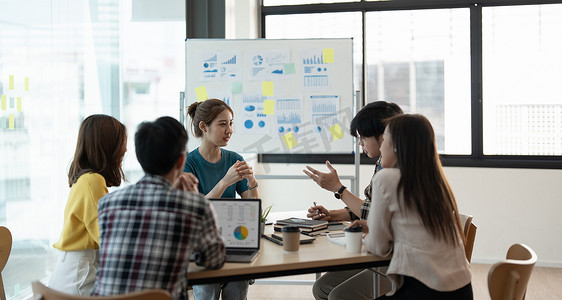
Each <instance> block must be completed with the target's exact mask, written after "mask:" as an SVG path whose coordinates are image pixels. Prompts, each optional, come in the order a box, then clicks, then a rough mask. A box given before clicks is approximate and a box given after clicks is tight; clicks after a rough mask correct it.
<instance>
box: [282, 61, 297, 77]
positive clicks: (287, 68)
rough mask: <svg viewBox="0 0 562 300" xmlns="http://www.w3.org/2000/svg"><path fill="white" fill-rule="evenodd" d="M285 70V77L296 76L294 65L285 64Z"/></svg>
mask: <svg viewBox="0 0 562 300" xmlns="http://www.w3.org/2000/svg"><path fill="white" fill-rule="evenodd" d="M284 69H285V73H284V74H285V75H289V74H295V72H296V71H295V64H294V63H290V64H285V65H284Z"/></svg>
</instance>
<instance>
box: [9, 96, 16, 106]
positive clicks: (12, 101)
mask: <svg viewBox="0 0 562 300" xmlns="http://www.w3.org/2000/svg"><path fill="white" fill-rule="evenodd" d="M14 103H15V101H14V97H10V108H14Z"/></svg>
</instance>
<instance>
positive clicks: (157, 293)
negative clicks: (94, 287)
mask: <svg viewBox="0 0 562 300" xmlns="http://www.w3.org/2000/svg"><path fill="white" fill-rule="evenodd" d="M31 289H32V290H33V300H172V297H171V296H170V293H168V292H167V291H165V290H159V289H152V290H145V291H140V292H134V293H129V294H123V295H116V296H105V297H99V296H78V295H70V294H65V293H61V292H59V291H55V290H53V289H51V288H48V287H46V286H45V285H43V284H42V283H41V282H39V281H34V282H32V283H31Z"/></svg>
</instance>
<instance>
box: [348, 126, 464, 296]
mask: <svg viewBox="0 0 562 300" xmlns="http://www.w3.org/2000/svg"><path fill="white" fill-rule="evenodd" d="M380 150H381V156H382V165H383V169H382V170H381V171H380V172H378V174H377V175H376V176H375V177H374V179H373V183H372V186H373V200H372V201H373V202H372V212H371V213H370V214H369V217H368V218H367V221H366V224H367V225H368V228H367V227H366V228H365V230H366V231H367V232H368V233H367V235H366V236H365V247H366V248H367V250H369V252H372V253H374V254H376V255H380V256H388V255H390V254H392V259H391V260H390V265H389V267H388V271H387V275H388V277H390V279H391V280H392V281H393V282H394V283H395V286H396V287H397V289H396V290H395V291H392V292H391V293H389V294H387V295H388V296H382V297H379V298H380V299H420V300H423V299H431V300H434V299H458V300H469V299H470V300H472V298H473V295H472V286H471V283H470V282H471V273H470V266H469V263H468V261H467V259H466V255H465V250H464V243H465V241H464V235H463V229H462V226H461V222H460V220H459V211H458V208H457V203H456V201H455V196H454V195H453V192H452V190H451V187H450V186H449V183H448V182H447V179H446V178H445V174H444V173H443V168H442V167H441V162H440V160H439V154H438V153H437V147H436V145H435V133H434V131H433V128H432V126H431V124H430V123H429V120H427V118H425V117H424V116H422V115H402V116H396V117H394V118H391V119H390V120H388V123H387V126H386V129H385V131H384V134H383V141H382V145H381V149H380ZM364 222H365V221H355V222H354V224H355V223H363V225H365V223H364ZM379 298H377V299H379Z"/></svg>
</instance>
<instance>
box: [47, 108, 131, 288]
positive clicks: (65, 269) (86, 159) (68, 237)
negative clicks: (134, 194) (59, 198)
mask: <svg viewBox="0 0 562 300" xmlns="http://www.w3.org/2000/svg"><path fill="white" fill-rule="evenodd" d="M126 151H127V130H126V129H125V126H124V125H123V124H122V123H121V122H119V121H117V120H116V119H115V118H113V117H110V116H106V115H92V116H89V117H87V118H86V119H85V120H84V121H83V122H82V124H81V125H80V130H79V132H78V141H77V143H76V151H75V153H74V159H73V160H72V163H71V165H70V170H69V172H68V184H69V185H70V193H69V195H68V201H67V202H66V207H65V209H64V223H63V228H62V233H61V235H60V238H59V240H58V241H57V242H56V243H55V244H54V245H53V247H55V248H56V249H58V250H59V251H58V252H59V253H58V254H57V261H56V263H55V268H54V270H53V273H52V274H51V278H50V280H49V287H51V288H53V289H55V290H58V291H61V292H64V293H68V294H75V295H87V296H89V295H90V293H91V292H92V290H93V288H94V284H95V281H96V270H97V268H98V264H99V257H98V251H99V236H100V233H99V226H98V201H99V199H100V198H101V197H102V196H103V195H105V194H107V192H108V191H107V188H108V187H110V186H119V185H120V184H121V180H122V179H124V178H125V175H124V174H123V170H122V169H121V164H122V162H123V156H124V155H125V152H126Z"/></svg>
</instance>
